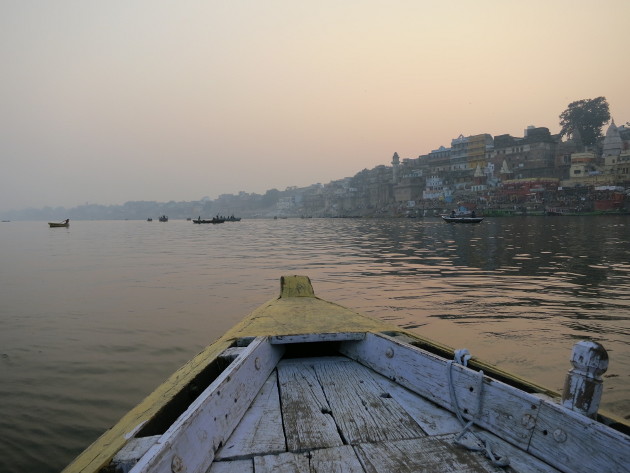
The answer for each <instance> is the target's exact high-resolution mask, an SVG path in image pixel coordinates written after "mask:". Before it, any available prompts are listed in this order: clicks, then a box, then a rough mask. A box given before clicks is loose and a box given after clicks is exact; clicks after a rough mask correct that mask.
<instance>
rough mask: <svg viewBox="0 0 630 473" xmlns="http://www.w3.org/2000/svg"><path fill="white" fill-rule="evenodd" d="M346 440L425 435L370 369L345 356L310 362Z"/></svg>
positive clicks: (395, 438)
mask: <svg viewBox="0 0 630 473" xmlns="http://www.w3.org/2000/svg"><path fill="white" fill-rule="evenodd" d="M304 363H307V364H309V365H311V366H313V367H314V369H315V372H316V374H317V379H318V380H319V382H320V384H321V386H322V388H323V390H324V394H325V395H326V399H327V400H328V404H329V405H330V409H331V411H332V416H333V418H334V420H335V422H336V423H337V427H338V429H339V430H340V431H341V434H342V435H343V437H344V439H345V441H346V442H347V443H350V444H355V443H361V442H378V441H381V440H397V439H406V438H415V437H423V436H425V435H426V434H425V433H424V432H423V430H422V429H421V428H420V426H419V425H418V424H417V423H416V422H415V421H414V420H413V419H412V418H411V416H409V414H407V412H406V411H405V410H404V409H403V408H402V407H401V406H400V404H398V402H397V401H396V400H395V399H394V398H393V397H391V396H390V395H389V394H388V393H387V392H386V391H385V390H383V388H382V386H381V385H380V384H379V383H378V382H377V381H376V379H375V378H374V376H373V372H372V371H371V370H369V369H368V368H366V367H364V366H362V365H360V364H358V363H356V362H354V361H351V360H349V359H348V358H342V357H328V358H321V359H309V360H308V361H304Z"/></svg>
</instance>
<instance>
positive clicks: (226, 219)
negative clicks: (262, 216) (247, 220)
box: [225, 215, 241, 222]
mask: <svg viewBox="0 0 630 473" xmlns="http://www.w3.org/2000/svg"><path fill="white" fill-rule="evenodd" d="M225 221H226V222H240V221H241V217H235V216H234V215H230V216H229V217H226V218H225Z"/></svg>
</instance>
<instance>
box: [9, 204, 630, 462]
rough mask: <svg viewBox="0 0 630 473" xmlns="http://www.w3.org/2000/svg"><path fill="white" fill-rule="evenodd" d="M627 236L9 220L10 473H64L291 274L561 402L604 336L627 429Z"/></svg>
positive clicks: (582, 226) (372, 223)
mask: <svg viewBox="0 0 630 473" xmlns="http://www.w3.org/2000/svg"><path fill="white" fill-rule="evenodd" d="M628 241H630V219H628V218H627V217H622V216H620V217H590V218H584V217H535V218H534V217H532V218H506V219H486V220H485V221H484V222H483V223H482V224H480V225H449V224H445V223H443V222H442V221H440V220H438V219H424V220H421V219H408V220H407V219H401V220H353V219H350V220H341V219H334V220H323V219H305V220H259V221H245V220H244V221H242V222H239V223H226V224H223V225H216V226H200V225H192V224H191V223H190V222H184V221H169V222H168V223H159V222H152V223H148V222H131V221H130V222H120V221H115V222H76V223H75V224H74V225H73V226H72V227H71V228H69V229H49V228H47V227H45V223H41V222H27V223H21V222H10V223H4V224H2V226H1V227H0V265H1V266H0V267H1V268H2V269H1V270H0V297H1V299H0V300H2V305H1V306H0V376H1V378H2V383H1V384H0V399H2V403H0V440H1V441H0V471H2V472H5V471H7V472H9V471H30V472H53V471H58V470H59V469H61V468H62V467H63V466H64V465H65V464H66V463H67V462H68V461H70V460H71V458H72V457H73V456H74V455H76V454H77V453H78V452H79V451H80V450H82V449H83V448H84V447H85V446H86V445H87V444H88V443H90V442H91V441H92V440H94V439H95V438H96V437H97V436H98V435H99V434H100V433H102V431H103V430H105V429H106V428H108V427H110V426H111V425H112V424H113V423H114V422H115V421H116V420H118V418H120V416H121V415H122V414H124V412H126V411H127V410H128V409H129V408H130V407H132V406H133V405H135V404H136V403H137V402H139V401H140V400H141V399H142V398H143V397H144V396H145V395H147V394H148V393H149V392H150V391H151V390H152V389H153V388H154V387H155V386H156V385H157V384H159V383H160V382H162V381H163V380H164V379H165V378H166V377H167V376H168V375H170V374H171V373H172V372H173V371H174V370H175V369H176V368H177V367H179V366H180V365H181V364H183V363H184V362H186V361H187V360H188V359H189V358H190V357H192V356H193V355H194V354H195V353H197V352H198V351H199V350H200V349H201V348H202V347H203V346H205V345H206V344H208V343H209V342H211V341H212V340H214V339H215V338H217V337H218V336H220V335H221V334H222V333H223V332H224V331H225V330H226V329H227V328H229V327H230V326H232V325H233V324H234V323H235V322H236V321H238V320H239V319H240V318H242V317H243V316H244V315H245V314H247V313H248V312H249V311H251V310H252V309H254V308H255V307H257V306H258V305H260V304H261V303H263V302H265V301H266V300H268V299H270V298H271V297H273V296H275V295H276V294H277V292H278V286H279V277H280V276H281V275H282V274H291V273H294V274H295V273H297V274H307V275H309V276H310V277H311V279H312V280H313V283H314V286H315V291H316V293H317V295H319V296H320V297H323V298H325V299H328V300H332V301H335V302H338V303H341V304H343V305H346V306H348V307H351V308H354V309H356V310H358V311H360V312H364V313H368V314H370V315H372V316H375V317H379V318H381V319H384V320H387V321H390V322H391V323H394V324H397V325H399V326H402V327H405V328H407V329H410V330H414V331H416V332H418V333H420V334H422V335H424V336H426V337H428V338H433V339H436V340H439V341H441V342H443V343H445V344H447V345H451V346H453V347H456V348H462V347H466V348H468V349H469V350H470V351H471V353H473V354H474V355H476V356H478V357H480V358H483V359H485V360H486V361H489V362H491V363H495V364H497V365H499V366H501V367H503V368H504V369H507V370H509V371H514V372H516V373H518V374H520V375H522V376H524V377H527V378H530V379H532V380H534V381H536V382H538V383H540V384H543V385H545V386H548V387H549V388H551V389H556V390H560V389H561V387H562V384H563V382H564V376H565V373H566V371H567V369H568V368H569V363H568V357H569V355H570V351H571V347H572V345H573V343H574V342H575V341H576V340H578V339H581V338H586V337H591V338H593V339H595V340H597V341H599V342H601V343H602V344H604V346H605V347H606V348H607V349H608V351H609V353H610V357H611V362H610V368H609V371H608V373H607V375H606V376H607V378H606V381H605V384H604V399H603V404H604V408H606V409H607V410H609V411H612V412H614V413H616V414H617V415H619V416H622V417H624V416H628V411H629V408H630V400H629V399H630V396H629V394H630V350H629V349H628V341H629V340H630V336H629V335H630V323H629V318H630V315H629V314H630V311H629V309H630V246H629V245H628Z"/></svg>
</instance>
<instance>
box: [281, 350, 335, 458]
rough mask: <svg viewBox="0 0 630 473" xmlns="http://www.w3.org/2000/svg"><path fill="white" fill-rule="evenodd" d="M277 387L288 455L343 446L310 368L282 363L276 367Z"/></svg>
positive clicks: (291, 362) (312, 370) (299, 364)
mask: <svg viewBox="0 0 630 473" xmlns="http://www.w3.org/2000/svg"><path fill="white" fill-rule="evenodd" d="M278 384H279V387H280V403H281V406H282V420H283V424H284V431H285V434H286V440H287V448H288V450H289V451H291V452H296V451H304V450H310V449H314V448H324V447H334V446H340V445H342V444H343V442H342V440H341V437H340V436H339V433H338V432H337V426H336V425H335V422H334V420H333V418H332V416H331V415H330V414H329V413H330V412H331V411H330V406H329V405H328V402H327V401H326V396H324V392H323V391H322V388H321V386H320V384H319V381H318V380H317V377H316V375H315V370H314V369H313V367H312V366H311V365H307V364H304V363H299V362H295V361H294V360H282V361H281V362H280V363H278Z"/></svg>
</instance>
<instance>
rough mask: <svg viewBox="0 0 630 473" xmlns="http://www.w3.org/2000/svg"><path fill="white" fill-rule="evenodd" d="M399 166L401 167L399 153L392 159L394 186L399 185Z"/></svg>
mask: <svg viewBox="0 0 630 473" xmlns="http://www.w3.org/2000/svg"><path fill="white" fill-rule="evenodd" d="M399 165H400V157H399V156H398V153H394V156H393V157H392V166H393V168H394V172H393V177H392V182H393V183H394V184H398V166H399Z"/></svg>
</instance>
